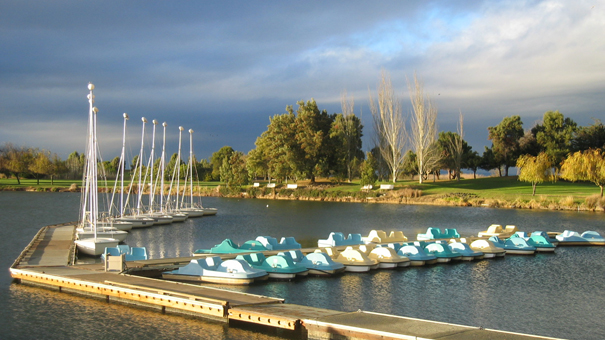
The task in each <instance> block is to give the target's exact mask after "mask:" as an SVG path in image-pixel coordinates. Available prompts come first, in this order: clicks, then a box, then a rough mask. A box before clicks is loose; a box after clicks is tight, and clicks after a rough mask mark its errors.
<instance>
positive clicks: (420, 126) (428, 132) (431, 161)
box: [408, 74, 439, 183]
mask: <svg viewBox="0 0 605 340" xmlns="http://www.w3.org/2000/svg"><path fill="white" fill-rule="evenodd" d="M408 88H409V90H410V100H411V102H412V133H411V135H410V140H411V143H412V148H413V150H414V153H415V154H416V161H417V163H418V174H419V176H418V177H419V180H418V181H419V183H422V182H423V181H424V179H425V178H426V176H427V175H428V173H429V172H431V171H432V170H433V169H434V168H435V166H436V164H437V163H438V162H439V150H438V148H437V147H436V143H435V141H436V140H437V107H436V106H435V105H434V104H433V102H432V101H431V100H430V98H429V97H428V96H425V94H424V86H423V85H422V84H421V83H420V81H419V80H418V77H416V74H414V84H413V85H412V84H410V83H409V82H408Z"/></svg>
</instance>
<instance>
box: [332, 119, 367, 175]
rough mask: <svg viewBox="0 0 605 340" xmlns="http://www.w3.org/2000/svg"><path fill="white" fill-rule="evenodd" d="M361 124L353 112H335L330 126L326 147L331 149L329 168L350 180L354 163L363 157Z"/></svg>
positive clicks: (353, 170)
mask: <svg viewBox="0 0 605 340" xmlns="http://www.w3.org/2000/svg"><path fill="white" fill-rule="evenodd" d="M362 129H363V125H362V124H361V120H360V119H359V118H358V117H356V116H355V115H354V114H350V115H348V116H345V115H343V114H340V113H339V114H337V115H336V116H335V117H334V121H333V122H332V127H331V128H330V139H329V142H328V143H329V144H328V145H330V146H329V147H328V149H331V150H332V152H331V155H330V156H331V159H333V162H331V163H330V168H331V170H334V171H335V172H337V173H340V174H343V175H344V177H346V178H347V180H348V182H349V183H350V182H351V179H352V177H353V174H354V172H355V167H354V163H355V162H356V160H359V159H363V151H362V150H361V147H362V142H361V137H362V136H363V134H362Z"/></svg>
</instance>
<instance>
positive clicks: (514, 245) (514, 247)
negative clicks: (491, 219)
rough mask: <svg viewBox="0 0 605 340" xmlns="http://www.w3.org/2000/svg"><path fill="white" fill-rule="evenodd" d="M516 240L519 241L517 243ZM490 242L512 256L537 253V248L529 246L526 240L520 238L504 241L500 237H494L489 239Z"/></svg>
mask: <svg viewBox="0 0 605 340" xmlns="http://www.w3.org/2000/svg"><path fill="white" fill-rule="evenodd" d="M515 239H517V241H515ZM489 241H491V242H492V243H493V244H494V245H495V246H496V247H498V248H502V249H504V250H505V251H506V253H507V254H511V255H533V254H534V253H535V252H536V247H533V246H531V245H529V244H528V243H527V242H525V240H523V239H522V238H519V237H511V238H508V239H506V240H502V239H501V238H499V237H498V236H492V237H490V238H489Z"/></svg>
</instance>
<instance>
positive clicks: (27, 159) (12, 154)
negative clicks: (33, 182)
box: [4, 144, 33, 184]
mask: <svg viewBox="0 0 605 340" xmlns="http://www.w3.org/2000/svg"><path fill="white" fill-rule="evenodd" d="M5 153H6V154H5V157H6V158H5V162H4V163H5V164H4V167H5V169H6V170H8V171H9V172H10V173H12V174H13V175H14V176H15V178H17V184H21V180H20V177H21V176H23V175H26V174H27V173H29V167H30V165H31V163H32V162H33V153H32V150H31V149H29V148H26V147H17V146H15V145H13V144H6V145H5Z"/></svg>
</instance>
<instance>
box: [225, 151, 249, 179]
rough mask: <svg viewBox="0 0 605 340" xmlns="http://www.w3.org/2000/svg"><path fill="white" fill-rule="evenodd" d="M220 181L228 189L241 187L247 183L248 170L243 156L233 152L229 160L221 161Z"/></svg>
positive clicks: (238, 152) (240, 153)
mask: <svg viewBox="0 0 605 340" xmlns="http://www.w3.org/2000/svg"><path fill="white" fill-rule="evenodd" d="M220 176H221V181H223V182H225V184H226V185H227V186H228V187H233V186H235V187H241V186H242V185H245V184H247V183H248V170H247V169H246V160H245V157H244V154H243V153H242V152H240V151H234V152H233V153H232V154H231V156H230V157H229V158H225V159H223V164H222V165H221V168H220Z"/></svg>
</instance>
